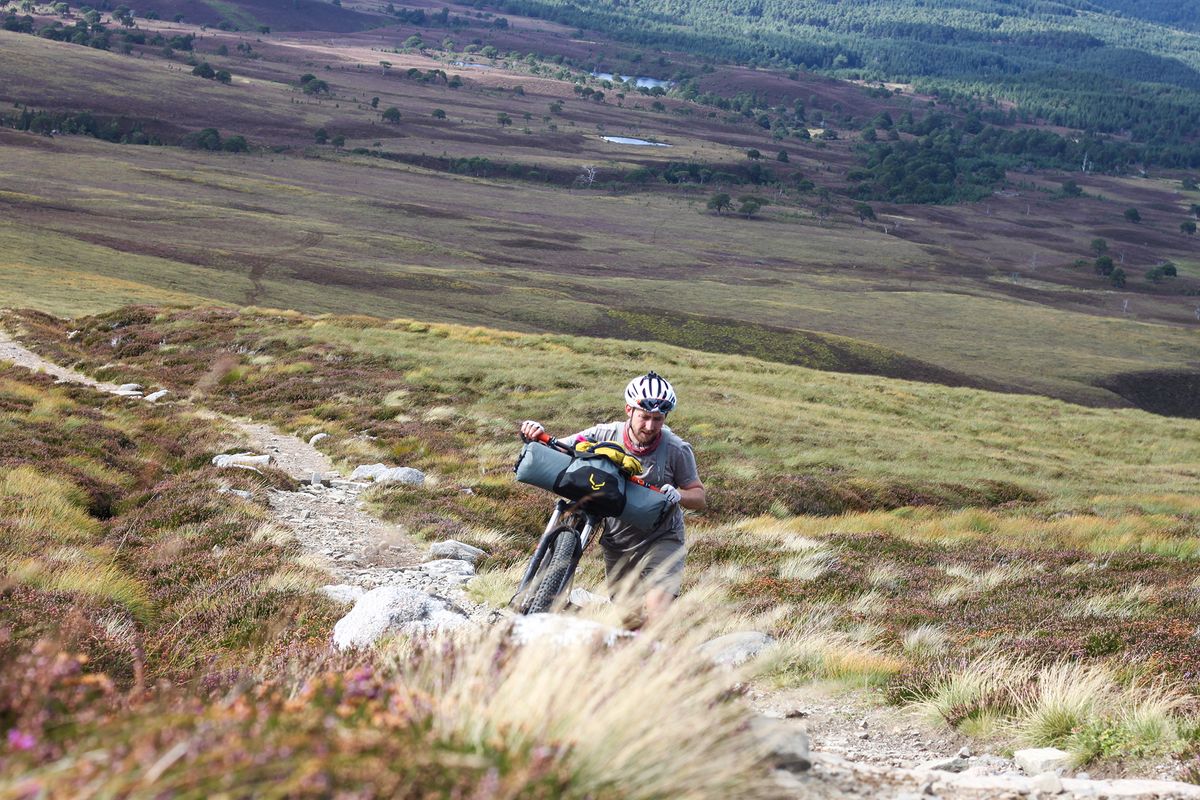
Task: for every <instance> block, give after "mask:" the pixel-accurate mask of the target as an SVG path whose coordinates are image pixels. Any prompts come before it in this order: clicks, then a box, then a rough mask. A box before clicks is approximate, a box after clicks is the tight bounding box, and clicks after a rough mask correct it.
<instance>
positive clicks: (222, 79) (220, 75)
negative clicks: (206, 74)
mask: <svg viewBox="0 0 1200 800" xmlns="http://www.w3.org/2000/svg"><path fill="white" fill-rule="evenodd" d="M213 77H215V78H216V80H217V82H218V83H225V84H230V83H233V76H232V75H230V74H229V70H227V69H219V70H217V74H216V75H214V76H213Z"/></svg>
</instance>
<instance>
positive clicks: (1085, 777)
mask: <svg viewBox="0 0 1200 800" xmlns="http://www.w3.org/2000/svg"><path fill="white" fill-rule="evenodd" d="M1075 777H1076V778H1077V779H1078V780H1081V781H1090V780H1091V779H1092V776H1091V775H1089V774H1087V773H1086V772H1076V773H1075Z"/></svg>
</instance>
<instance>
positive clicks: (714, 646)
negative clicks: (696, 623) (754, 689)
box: [697, 631, 775, 667]
mask: <svg viewBox="0 0 1200 800" xmlns="http://www.w3.org/2000/svg"><path fill="white" fill-rule="evenodd" d="M774 643H775V639H774V638H773V637H771V636H769V635H767V634H765V633H761V632H760V631H737V632H735V633H727V634H725V635H724V636H718V637H716V638H715V639H709V640H708V641H707V642H705V643H704V644H702V645H700V647H699V648H697V649H698V650H699V652H700V654H701V655H702V656H704V657H705V658H707V659H708V660H709V661H711V662H713V663H714V664H717V665H720V666H729V667H738V666H741V665H742V664H745V663H746V662H747V661H749V660H750V659H752V658H754V657H755V656H757V655H758V654H759V653H761V652H762V651H763V650H765V649H766V648H767V647H769V646H771V645H772V644H774Z"/></svg>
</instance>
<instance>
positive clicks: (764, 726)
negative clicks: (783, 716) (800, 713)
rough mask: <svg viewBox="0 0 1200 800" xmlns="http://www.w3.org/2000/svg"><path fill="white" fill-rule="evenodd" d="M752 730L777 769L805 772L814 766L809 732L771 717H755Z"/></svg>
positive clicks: (751, 724) (751, 721)
mask: <svg viewBox="0 0 1200 800" xmlns="http://www.w3.org/2000/svg"><path fill="white" fill-rule="evenodd" d="M750 731H751V732H752V733H753V734H754V735H755V738H757V739H758V740H759V742H760V743H761V744H762V745H763V746H764V748H766V750H767V752H768V753H769V754H770V757H771V761H772V762H773V764H774V765H775V768H776V769H782V770H787V771H788V772H803V771H804V770H806V769H808V768H809V767H811V766H812V757H811V756H810V754H809V743H808V734H806V733H805V732H804V731H802V730H800V729H799V728H797V727H796V726H794V725H790V724H788V723H786V722H784V721H782V720H778V719H771V718H770V717H754V718H752V719H751V720H750Z"/></svg>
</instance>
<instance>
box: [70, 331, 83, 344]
mask: <svg viewBox="0 0 1200 800" xmlns="http://www.w3.org/2000/svg"><path fill="white" fill-rule="evenodd" d="M81 333H83V331H71V332H70V333H68V334H67V341H68V342H73V341H75V340H76V339H78V338H79V334H81Z"/></svg>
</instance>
